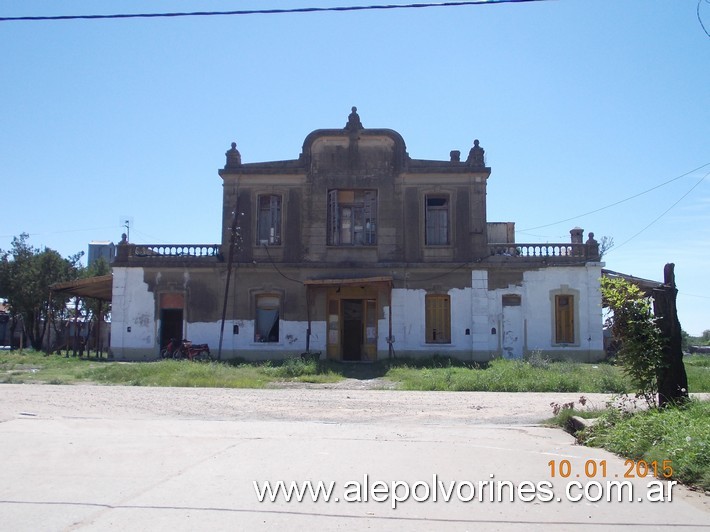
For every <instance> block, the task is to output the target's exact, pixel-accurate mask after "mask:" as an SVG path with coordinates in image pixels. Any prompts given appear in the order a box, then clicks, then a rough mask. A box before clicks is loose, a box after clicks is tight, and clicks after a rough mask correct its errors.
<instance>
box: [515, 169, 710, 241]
mask: <svg viewBox="0 0 710 532" xmlns="http://www.w3.org/2000/svg"><path fill="white" fill-rule="evenodd" d="M708 165H710V163H705V164H703V165H701V166H698V167H697V168H694V169H692V170H690V171H689V172H686V173H684V174H682V175H679V176H678V177H674V178H673V179H669V180H668V181H665V182H663V183H661V184H660V185H656V186H655V187H651V188H649V189H647V190H644V191H643V192H639V193H638V194H634V195H633V196H629V197H628V198H624V199H622V200H619V201H615V202H614V203H610V204H609V205H605V206H604V207H599V208H598V209H594V210H593V211H589V212H585V213H584V214H577V215H576V216H571V217H569V218H565V219H564V220H559V221H557V222H552V223H549V224H545V225H537V226H535V227H526V228H525V229H520V230H519V232H524V231H533V230H535V229H542V228H544V227H551V226H553V225H557V224H561V223H565V222H569V221H571V220H576V219H577V218H582V217H583V216H588V215H590V214H595V213H597V212H600V211H603V210H605V209H609V208H611V207H616V206H617V205H620V204H621V203H624V202H626V201H629V200H632V199H635V198H638V197H639V196H643V195H644V194H648V193H649V192H652V191H654V190H656V189H657V188H661V187H664V186H666V185H668V184H670V183H673V182H674V181H678V180H679V179H681V178H683V177H685V176H687V175H690V174H692V173H693V172H697V171H698V170H700V169H701V168H705V167H706V166H708ZM706 175H707V174H706ZM703 179H705V177H704V176H703V178H702V179H701V180H700V181H702V180H703ZM699 184H700V182H698V183H697V184H696V185H695V186H698V185H699ZM693 188H695V187H693ZM691 190H692V189H691ZM683 197H685V196H683ZM681 199H683V198H681Z"/></svg>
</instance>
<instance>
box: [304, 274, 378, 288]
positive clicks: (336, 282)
mask: <svg viewBox="0 0 710 532" xmlns="http://www.w3.org/2000/svg"><path fill="white" fill-rule="evenodd" d="M372 283H388V284H392V277H390V276H379V277H355V278H349V279H306V280H305V281H303V284H304V285H306V286H343V285H353V284H372Z"/></svg>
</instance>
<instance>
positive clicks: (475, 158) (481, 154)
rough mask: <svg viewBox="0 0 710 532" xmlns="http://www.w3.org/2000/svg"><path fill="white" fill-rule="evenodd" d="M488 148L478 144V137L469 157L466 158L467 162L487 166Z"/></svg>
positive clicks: (477, 165) (471, 164)
mask: <svg viewBox="0 0 710 532" xmlns="http://www.w3.org/2000/svg"><path fill="white" fill-rule="evenodd" d="M485 153H486V150H484V149H483V148H481V146H479V144H478V139H476V140H474V141H473V148H471V150H470V151H469V152H468V159H466V164H468V165H469V166H476V167H479V168H483V167H485V166H486V161H485Z"/></svg>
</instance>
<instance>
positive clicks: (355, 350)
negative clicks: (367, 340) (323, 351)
mask: <svg viewBox="0 0 710 532" xmlns="http://www.w3.org/2000/svg"><path fill="white" fill-rule="evenodd" d="M341 309H342V315H343V360H361V359H362V346H363V323H362V318H363V311H362V310H363V300H362V299H342V300H341Z"/></svg>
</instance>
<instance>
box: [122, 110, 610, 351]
mask: <svg viewBox="0 0 710 532" xmlns="http://www.w3.org/2000/svg"><path fill="white" fill-rule="evenodd" d="M226 158H227V160H226V165H225V166H224V168H223V169H221V170H219V175H220V176H221V178H222V181H223V201H222V228H221V233H222V239H221V242H220V243H219V244H202V245H196V244H174V245H169V244H155V245H139V244H131V243H129V242H127V241H126V240H125V239H124V241H122V242H121V243H120V244H119V245H117V249H116V253H117V254H116V259H115V261H114V263H113V287H112V291H113V305H112V324H111V326H112V332H111V350H112V352H113V354H114V356H115V357H117V358H123V359H138V360H144V359H151V358H155V357H157V356H158V353H159V351H160V347H161V346H162V345H165V344H167V343H168V341H169V340H170V338H185V337H186V338H189V339H191V340H193V341H196V342H200V343H202V342H207V343H209V344H210V346H214V347H213V351H216V347H217V344H218V343H219V339H220V335H221V336H222V338H223V340H222V345H223V349H222V357H223V358H230V357H243V358H247V359H269V358H283V357H286V356H290V355H294V354H298V353H302V352H304V351H319V352H322V353H323V356H326V357H327V358H329V359H332V360H343V361H348V360H350V361H374V360H378V359H382V358H387V357H389V356H393V355H396V356H429V355H434V354H439V355H444V356H454V357H458V358H461V359H466V360H489V359H492V358H495V357H501V356H502V357H507V358H521V357H524V356H526V355H529V354H530V353H531V352H533V351H540V352H542V353H544V354H547V355H550V356H554V357H565V358H571V359H575V360H584V361H591V360H598V359H600V358H602V357H603V354H604V352H603V340H602V317H601V296H600V291H599V278H600V277H601V267H602V264H601V263H600V262H599V260H600V257H599V250H598V245H597V243H596V242H595V241H594V239H593V235H591V234H590V237H589V238H588V240H587V241H586V243H585V242H584V238H583V231H582V229H579V228H575V229H573V230H572V231H571V237H570V241H569V242H561V243H552V244H527V243H517V242H515V236H514V235H515V232H514V224H513V223H512V222H502V223H491V222H488V220H487V215H486V187H487V182H488V178H489V176H490V174H491V168H490V167H489V166H487V165H486V162H485V157H484V150H483V148H482V147H481V146H480V145H479V142H478V141H475V142H474V145H473V147H472V148H471V149H470V152H469V154H468V156H467V157H466V158H464V159H462V158H461V156H460V152H458V151H452V152H451V153H450V155H449V159H448V160H423V159H415V158H411V157H410V155H409V154H408V153H407V150H406V146H405V142H404V139H403V138H402V136H401V135H400V134H399V133H397V132H396V131H394V130H392V129H369V128H365V127H363V125H362V124H361V122H360V118H359V116H358V114H357V112H356V110H355V108H353V112H352V113H351V114H350V116H349V117H348V120H347V123H346V125H345V127H344V128H340V129H319V130H316V131H313V132H312V133H310V134H309V135H307V136H306V138H305V140H304V143H303V147H302V150H301V153H300V155H299V156H298V157H297V158H295V159H291V160H285V161H271V162H262V163H258V162H257V163H243V162H242V159H241V154H240V152H239V151H238V150H237V147H236V144H234V143H233V144H232V147H231V149H230V150H229V151H227V153H226ZM230 255H231V257H230ZM230 258H231V260H230ZM229 269H231V273H230V275H229V276H228V270H229ZM228 278H229V280H230V283H229V287H228V289H227V280H228ZM225 294H226V298H225Z"/></svg>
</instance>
